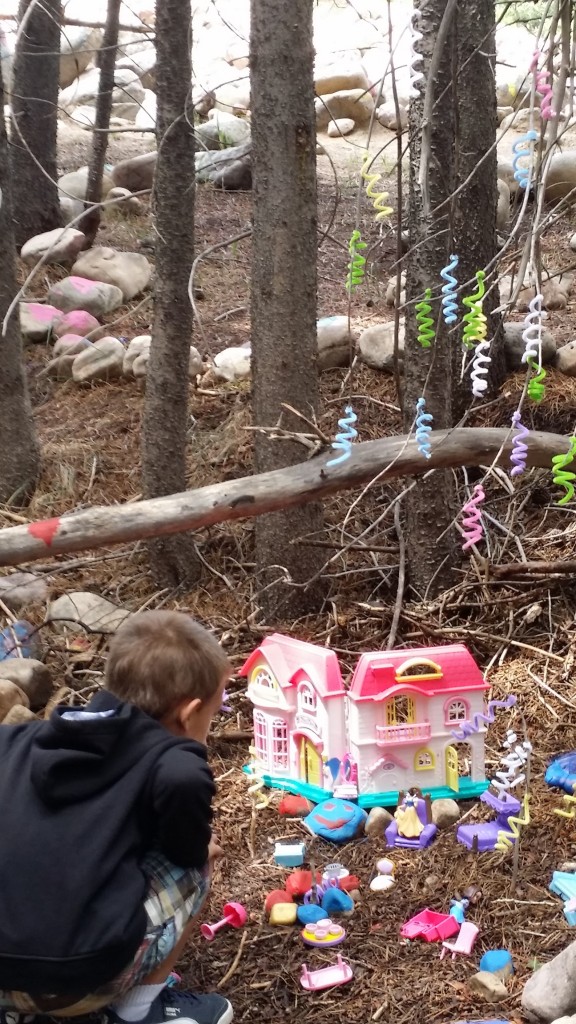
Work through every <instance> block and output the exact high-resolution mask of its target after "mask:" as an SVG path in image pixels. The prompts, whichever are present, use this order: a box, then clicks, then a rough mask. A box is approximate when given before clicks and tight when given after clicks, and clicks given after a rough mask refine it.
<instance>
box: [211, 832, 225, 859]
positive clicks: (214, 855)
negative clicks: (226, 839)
mask: <svg viewBox="0 0 576 1024" xmlns="http://www.w3.org/2000/svg"><path fill="white" fill-rule="evenodd" d="M223 856H224V850H223V849H222V847H221V846H219V844H218V843H217V842H216V840H215V839H214V837H212V839H211V840H210V842H209V843H208V861H209V862H210V864H213V863H214V861H215V860H220V858H221V857H223Z"/></svg>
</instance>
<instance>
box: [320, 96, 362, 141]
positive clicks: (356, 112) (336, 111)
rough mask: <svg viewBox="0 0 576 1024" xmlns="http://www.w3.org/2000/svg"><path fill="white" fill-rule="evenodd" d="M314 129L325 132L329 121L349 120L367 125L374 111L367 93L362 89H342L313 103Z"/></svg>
mask: <svg viewBox="0 0 576 1024" xmlns="http://www.w3.org/2000/svg"><path fill="white" fill-rule="evenodd" d="M315 107H316V127H317V128H318V130H319V131H325V130H326V128H327V127H328V125H329V123H330V121H337V120H339V119H340V118H343V117H345V118H349V119H350V120H352V121H355V122H356V124H359V125H364V124H368V122H369V121H370V118H371V116H372V111H373V110H374V100H373V99H372V96H371V95H370V93H369V92H364V90H363V89H343V90H341V91H339V92H333V93H330V94H328V95H326V96H322V97H318V98H317V99H316V101H315Z"/></svg>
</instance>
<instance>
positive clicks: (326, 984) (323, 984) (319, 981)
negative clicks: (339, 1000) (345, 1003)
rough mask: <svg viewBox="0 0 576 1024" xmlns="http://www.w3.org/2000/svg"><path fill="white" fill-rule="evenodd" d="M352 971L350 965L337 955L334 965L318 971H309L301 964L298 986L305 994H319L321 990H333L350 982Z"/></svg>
mask: <svg viewBox="0 0 576 1024" xmlns="http://www.w3.org/2000/svg"><path fill="white" fill-rule="evenodd" d="M352 977H353V971H352V968H351V967H350V964H348V963H346V961H345V960H343V959H342V957H341V956H340V954H338V959H337V961H336V963H335V964H330V966H329V967H321V968H320V970H319V971H309V970H308V968H307V966H306V964H302V974H301V975H300V984H301V985H302V988H305V989H306V991H307V992H319V991H320V990H321V989H323V988H335V987H336V985H345V984H346V982H347V981H351V980H352Z"/></svg>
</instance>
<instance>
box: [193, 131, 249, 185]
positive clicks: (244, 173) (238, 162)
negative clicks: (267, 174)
mask: <svg viewBox="0 0 576 1024" xmlns="http://www.w3.org/2000/svg"><path fill="white" fill-rule="evenodd" d="M195 163H196V181H199V182H210V183H211V184H212V185H214V186H215V188H223V189H229V190H231V191H233V190H234V189H249V188H251V187H252V139H251V137H250V136H249V137H248V138H247V139H245V140H244V142H241V143H240V145H238V146H232V148H231V149H223V150H220V151H219V152H212V153H196V156H195Z"/></svg>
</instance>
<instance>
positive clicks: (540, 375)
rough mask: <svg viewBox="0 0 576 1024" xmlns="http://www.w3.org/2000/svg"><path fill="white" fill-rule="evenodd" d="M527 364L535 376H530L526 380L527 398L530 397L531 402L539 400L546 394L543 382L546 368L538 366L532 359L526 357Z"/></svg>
mask: <svg viewBox="0 0 576 1024" xmlns="http://www.w3.org/2000/svg"><path fill="white" fill-rule="evenodd" d="M528 366H529V367H530V369H531V370H533V371H534V373H535V376H534V377H531V379H530V380H529V381H528V392H527V393H528V398H531V399H532V401H533V402H541V401H542V399H543V398H544V395H545V394H546V388H545V386H544V384H543V381H544V378H545V376H546V370H545V369H544V367H543V366H539V365H538V363H537V362H535V360H534V359H528Z"/></svg>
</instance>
